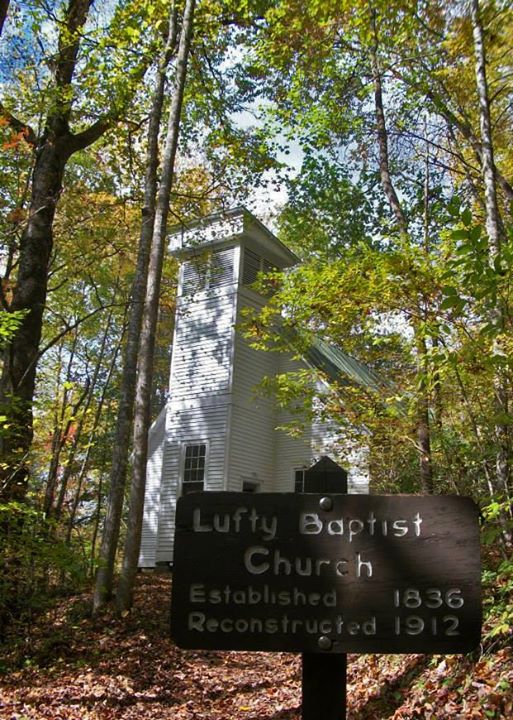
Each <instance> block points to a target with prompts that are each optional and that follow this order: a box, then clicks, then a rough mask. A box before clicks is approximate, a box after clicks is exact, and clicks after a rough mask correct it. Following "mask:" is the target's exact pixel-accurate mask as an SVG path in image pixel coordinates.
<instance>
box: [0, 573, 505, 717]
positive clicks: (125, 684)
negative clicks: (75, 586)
mask: <svg viewBox="0 0 513 720" xmlns="http://www.w3.org/2000/svg"><path fill="white" fill-rule="evenodd" d="M169 597H170V577H169V575H164V574H157V573H142V574H140V575H139V576H138V582H137V595H136V603H135V608H134V610H133V612H132V613H131V614H130V615H129V616H127V617H126V618H123V619H118V618H116V617H115V616H114V615H113V614H112V613H111V611H108V612H106V613H105V614H103V615H102V616H101V617H98V618H91V617H90V615H89V613H88V612H87V608H88V604H89V595H85V594H84V595H82V596H79V597H73V598H68V599H67V600H63V601H60V602H59V603H56V604H55V606H54V607H53V608H52V610H51V611H49V612H47V613H46V614H45V615H44V616H43V617H40V618H39V619H38V621H37V622H34V624H33V626H32V627H28V626H27V625H25V626H23V627H21V628H18V630H19V632H18V633H17V636H13V637H11V639H10V641H9V643H8V646H7V650H6V652H5V653H4V655H3V657H2V659H1V660H0V671H1V673H2V674H1V675H0V719H1V720H42V719H43V718H45V719H51V720H111V719H115V720H143V719H144V720H150V719H151V718H154V719H155V720H157V719H159V720H171V719H172V720H236V719H239V718H240V719H242V718H244V720H299V718H300V703H301V698H300V660H299V657H298V656H297V655H291V654H285V653H274V654H271V653H249V652H204V651H202V652H197V651H184V650H179V649H178V648H177V647H176V646H175V645H174V644H173V643H172V641H171V640H170V639H169V632H168V624H169ZM414 718H415V719H422V718H425V720H444V719H445V718H451V720H472V719H474V718H496V719H497V720H500V719H502V718H504V719H505V720H511V719H512V718H513V648H512V647H511V643H510V644H509V646H504V643H502V644H501V646H498V645H497V646H495V647H493V645H491V646H490V647H489V648H488V649H487V651H486V652H483V651H481V652H479V651H476V653H475V654H473V655H467V656H457V655H453V656H446V657H442V656H423V655H397V656H390V655H360V656H355V655H350V656H349V666H348V720H392V719H393V720H410V719H411V720H413V719H414Z"/></svg>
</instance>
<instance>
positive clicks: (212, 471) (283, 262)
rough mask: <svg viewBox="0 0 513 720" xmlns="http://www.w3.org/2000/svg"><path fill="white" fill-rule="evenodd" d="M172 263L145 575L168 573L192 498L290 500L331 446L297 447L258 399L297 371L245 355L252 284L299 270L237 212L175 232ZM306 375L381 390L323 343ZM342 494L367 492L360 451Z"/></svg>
mask: <svg viewBox="0 0 513 720" xmlns="http://www.w3.org/2000/svg"><path fill="white" fill-rule="evenodd" d="M170 252H171V253H172V254H174V255H175V256H176V257H177V258H179V260H180V270H179V280H178V294H177V303H176V319H175V327H174V338H173V347H172V355H171V370H170V381H169V398H168V401H167V404H166V406H165V407H164V408H163V410H162V411H161V413H160V415H159V416H158V418H157V419H156V421H155V422H154V423H153V425H152V427H151V430H150V437H149V456H148V467H147V478H146V494H145V504H144V520H143V529H142V539H141V550H140V557H139V565H140V567H155V566H158V565H169V564H170V563H172V561H173V540H174V529H175V528H174V525H175V509H176V502H177V499H178V498H179V497H180V496H181V495H185V494H187V493H191V492H197V491H202V490H206V491H209V490H210V491H212V490H231V491H238V492H240V491H244V492H294V491H300V490H301V489H302V478H303V476H304V470H305V469H306V468H309V467H310V466H311V465H312V464H313V463H314V462H316V461H317V460H319V458H321V457H322V456H326V455H328V456H329V455H331V457H333V459H335V460H336V459H337V458H336V457H334V456H333V454H332V453H331V452H330V448H331V447H333V440H334V437H333V434H332V433H330V432H329V430H328V429H327V428H326V427H325V426H321V425H318V426H315V425H314V426H308V427H307V429H306V430H305V431H304V433H303V435H302V436H301V437H296V436H294V437H292V436H290V435H288V434H286V433H285V432H284V431H282V430H277V429H276V428H277V427H278V426H280V425H282V424H283V422H284V421H286V420H287V419H288V417H287V416H286V415H285V414H284V411H282V410H278V409H277V408H276V407H275V404H274V403H273V401H272V399H271V398H266V397H262V396H261V395H259V394H258V393H257V391H256V387H257V386H258V384H259V383H260V382H261V381H262V379H263V378H264V377H268V376H273V375H275V374H277V373H283V372H287V371H289V370H293V369H297V368H298V367H299V366H300V363H299V361H297V360H293V359H292V353H291V354H290V355H287V354H285V353H278V352H266V351H262V350H255V349H252V348H251V347H250V346H249V345H248V343H247V341H246V340H245V338H244V337H243V335H242V334H241V333H240V332H239V331H238V329H237V326H238V324H239V322H240V321H241V319H242V317H241V313H242V310H243V308H245V307H247V306H252V307H262V306H263V304H264V303H265V298H264V297H262V296H261V295H259V294H258V293H257V292H256V291H255V289H254V288H253V283H254V282H255V280H256V277H257V274H258V273H259V272H265V271H266V270H272V269H276V268H277V269H280V270H282V269H285V268H288V267H291V266H293V265H295V264H296V263H298V262H299V259H298V258H297V257H296V256H295V255H294V253H292V252H291V251H290V250H289V249H288V248H287V247H285V245H284V244H283V243H281V242H280V241H279V240H278V239H277V238H276V237H275V236H274V235H273V234H272V233H271V232H270V231H269V230H268V229H267V228H266V227H264V225H262V223H261V222H259V221H258V220H257V219H256V218H255V217H254V216H253V215H252V214H251V213H249V212H248V211H247V210H245V209H244V208H237V209H235V210H231V211H228V212H225V213H222V214H218V215H212V216H210V217H208V218H205V219H203V220H199V221H196V222H193V223H190V224H188V225H186V226H180V227H178V228H176V229H175V230H174V231H172V232H171V235H170ZM304 364H305V366H310V367H315V368H318V369H319V370H321V371H322V376H323V377H328V378H329V377H338V378H340V376H345V377H347V379H348V381H350V382H358V383H363V384H371V385H374V386H376V384H377V383H379V380H378V379H377V378H376V377H375V376H374V375H373V374H372V373H371V372H370V371H369V370H368V369H367V368H365V367H364V366H363V365H362V364H361V363H358V362H357V361H355V360H354V359H352V358H350V357H349V356H347V355H346V354H345V353H343V352H342V351H341V350H340V349H338V348H334V347H332V346H329V345H327V344H326V343H323V342H322V341H318V342H316V343H315V346H313V347H312V348H311V350H310V351H309V352H308V353H307V355H306V356H305V359H304ZM353 455H354V462H353V461H349V462H348V466H347V467H346V470H347V472H348V486H349V492H367V490H368V477H367V473H366V469H365V462H364V458H365V448H353Z"/></svg>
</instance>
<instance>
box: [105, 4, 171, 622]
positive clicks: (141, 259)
mask: <svg viewBox="0 0 513 720" xmlns="http://www.w3.org/2000/svg"><path fill="white" fill-rule="evenodd" d="M176 35H177V26H176V7H175V3H174V2H172V3H171V11H170V17H169V29H168V37H167V42H166V47H165V49H164V54H163V57H162V61H161V62H160V63H159V69H158V74H157V79H156V85H155V90H154V94H153V100H152V108H151V113H150V122H149V127H148V146H147V152H146V177H145V187H144V207H143V209H142V224H141V234H140V239H139V250H138V255H137V267H136V272H135V277H134V283H133V287H132V296H131V305H130V315H129V321H128V333H127V344H126V350H125V356H124V363H123V377H122V381H121V392H120V401H119V409H118V416H117V423H116V431H115V436H114V443H113V452H112V466H111V473H110V489H109V495H108V499H107V511H106V516H105V522H104V526H103V533H102V542H101V547H100V555H99V560H98V571H97V574H96V582H95V589H94V595H93V611H95V612H96V611H97V610H98V609H99V608H100V607H101V606H102V605H104V604H105V602H107V601H108V600H109V599H110V598H111V596H112V588H113V584H114V564H115V559H116V551H117V547H118V541H119V530H120V525H121V515H122V511H123V501H124V497H125V485H126V476H127V467H128V454H129V450H130V434H131V430H132V422H133V416H134V400H135V386H136V378H137V358H138V354H139V339H140V333H141V323H142V316H143V308H144V298H145V294H146V279H147V274H148V258H149V254H150V246H151V238H152V236H153V225H154V221H155V200H156V194H157V171H158V160H159V148H158V145H159V132H160V126H161V119H162V107H163V103H164V91H165V86H166V70H167V67H168V65H169V61H170V59H171V57H172V54H173V51H174V49H175V46H176Z"/></svg>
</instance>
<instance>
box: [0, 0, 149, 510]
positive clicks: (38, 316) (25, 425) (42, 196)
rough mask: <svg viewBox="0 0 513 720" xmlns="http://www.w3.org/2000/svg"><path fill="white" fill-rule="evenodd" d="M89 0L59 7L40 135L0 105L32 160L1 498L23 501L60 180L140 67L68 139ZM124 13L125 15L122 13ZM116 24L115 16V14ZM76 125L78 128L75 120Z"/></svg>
mask: <svg viewBox="0 0 513 720" xmlns="http://www.w3.org/2000/svg"><path fill="white" fill-rule="evenodd" d="M92 4H93V0H69V2H68V4H67V5H66V6H65V7H60V8H58V11H57V12H58V17H57V19H56V31H57V44H56V50H55V54H54V57H53V58H52V62H51V65H50V67H51V81H50V87H49V91H50V92H49V100H48V102H47V107H46V111H45V113H44V118H43V122H42V123H41V130H37V129H34V128H33V127H31V126H30V125H29V124H28V123H27V122H25V121H24V120H21V119H19V118H18V117H17V116H16V115H15V114H14V113H13V112H11V111H10V110H9V109H8V107H7V106H6V105H5V104H0V113H1V114H2V117H3V118H4V122H6V123H8V124H9V125H10V127H11V128H12V129H13V130H15V131H17V132H21V133H22V134H23V137H24V138H25V141H26V142H27V143H28V144H29V145H30V147H31V148H32V150H33V154H34V164H33V171H32V177H31V197H30V202H29V207H28V220H27V223H26V226H25V228H24V230H23V233H22V237H21V244H20V249H19V260H18V274H17V278H16V284H15V287H14V291H13V297H12V302H11V303H10V305H9V308H8V309H9V312H13V313H15V312H19V311H23V312H24V313H25V315H24V320H23V323H22V325H21V327H20V329H19V331H18V332H17V333H16V335H15V337H14V338H13V339H12V341H11V342H10V343H9V346H8V347H7V349H6V352H5V353H4V363H3V369H2V378H1V381H0V405H1V406H2V409H3V410H4V414H5V415H6V416H7V418H8V421H9V425H10V432H9V433H4V434H3V436H2V437H1V438H0V451H1V454H2V457H3V459H4V463H3V464H2V468H1V469H0V497H1V498H2V499H4V500H10V499H23V498H24V497H25V493H26V489H27V482H28V465H27V457H28V450H29V448H30V444H31V441H32V435H33V429H32V426H33V416H32V402H33V397H34V387H35V378H36V369H37V362H38V349H39V343H40V339H41V331H42V321H43V312H44V308H45V302H46V296H47V286H48V269H49V262H50V258H51V253H52V248H53V240H54V237H53V225H54V218H55V210H56V207H57V203H58V201H59V197H60V195H61V192H62V185H63V177H64V172H65V169H66V165H67V163H68V161H69V159H70V158H71V157H72V156H73V155H74V154H76V153H78V152H79V151H81V150H84V149H85V148H88V147H89V146H90V145H92V144H93V143H94V142H96V141H97V140H98V139H99V138H100V137H101V136H102V135H103V134H104V133H105V132H106V131H107V129H108V128H110V127H111V126H112V124H113V123H114V122H115V121H116V119H117V118H118V117H119V116H120V114H121V113H122V112H123V110H124V108H126V102H127V99H128V96H129V94H130V91H132V92H133V89H134V82H136V81H137V79H138V78H140V76H141V73H142V72H143V71H144V68H145V67H146V63H145V62H144V61H142V62H140V63H139V67H136V68H135V69H134V68H133V70H134V72H133V76H132V78H133V79H132V80H131V82H129V83H126V82H125V84H124V86H123V93H124V97H123V98H121V97H116V98H115V99H114V101H113V106H112V107H110V108H109V110H108V111H107V112H103V113H102V114H101V115H100V117H98V118H97V119H96V120H95V121H93V122H92V123H91V124H90V125H89V126H87V127H85V128H83V129H80V130H79V131H78V132H73V131H72V129H71V124H72V121H73V120H75V121H76V117H75V115H76V114H75V113H74V104H75V100H76V92H77V87H76V85H75V84H74V79H75V75H76V73H77V68H78V63H79V60H80V57H81V56H80V51H81V46H82V44H83V38H84V33H85V28H86V23H87V21H88V18H89V14H90V10H91V7H92ZM123 12H128V13H129V12H130V9H129V8H124V9H123ZM114 17H115V20H116V21H119V19H120V18H119V17H116V11H115V12H114ZM79 125H80V126H83V123H82V122H80V121H79Z"/></svg>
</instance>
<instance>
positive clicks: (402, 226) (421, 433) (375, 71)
mask: <svg viewBox="0 0 513 720" xmlns="http://www.w3.org/2000/svg"><path fill="white" fill-rule="evenodd" d="M371 23H372V31H373V36H374V43H373V44H372V46H371V48H370V59H371V68H372V81H373V86H374V115H375V119H376V134H377V139H378V150H379V172H380V177H381V185H382V187H383V191H384V193H385V196H386V198H387V200H388V204H389V205H390V208H391V210H392V212H393V213H394V216H395V219H396V222H397V225H398V227H399V230H400V232H401V234H402V235H403V236H404V237H406V236H407V235H408V220H407V218H406V215H405V214H404V211H403V208H402V205H401V202H400V200H399V197H398V195H397V192H396V190H395V187H394V183H393V181H392V176H391V173H390V159H389V152H388V133H387V127H386V120H385V111H384V107H383V88H382V83H381V68H380V67H379V59H378V48H379V40H378V31H377V24H376V11H375V10H373V9H371ZM414 333H415V343H416V350H417V364H418V369H417V378H418V379H420V380H421V388H420V390H419V398H418V401H417V444H418V451H419V464H420V485H421V489H422V492H424V493H426V494H431V493H432V492H433V473H432V462H431V428H430V421H429V409H430V403H429V395H428V388H427V383H426V381H425V380H423V378H424V377H425V372H426V370H425V367H424V362H425V357H426V347H425V340H424V339H423V338H422V337H421V335H420V331H419V328H415V329H414Z"/></svg>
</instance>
